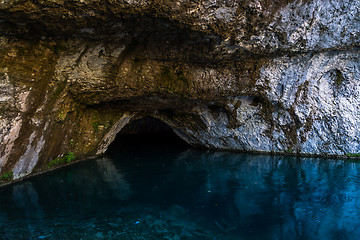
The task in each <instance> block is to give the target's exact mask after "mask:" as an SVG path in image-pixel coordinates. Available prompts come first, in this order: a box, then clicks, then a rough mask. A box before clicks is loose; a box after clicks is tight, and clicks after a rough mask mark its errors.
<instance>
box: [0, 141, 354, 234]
mask: <svg viewBox="0 0 360 240" xmlns="http://www.w3.org/2000/svg"><path fill="white" fill-rule="evenodd" d="M115 150H116V149H115ZM359 171H360V165H359V164H356V163H350V162H344V161H340V160H331V159H325V160H324V159H310V158H293V157H285V156H262V155H249V154H239V153H230V152H208V151H200V150H193V149H187V148H183V147H181V148H175V147H164V146H158V147H156V146H151V147H141V148H137V147H135V148H128V149H125V150H121V149H117V150H116V151H114V149H113V153H110V154H108V156H105V157H102V158H99V159H94V160H88V161H85V162H81V163H79V164H76V165H73V166H70V167H67V168H65V169H62V170H59V171H56V172H54V173H51V174H47V175H43V176H39V177H36V178H33V179H31V180H29V181H26V182H23V183H21V184H18V185H14V186H10V187H7V188H3V189H0V194H1V195H0V196H1V197H0V239H147V240H148V239H174V240H177V239H225V240H226V239H239V240H240V239H284V240H291V239H327V240H328V239H354V240H355V239H356V240H357V239H360V175H359Z"/></svg>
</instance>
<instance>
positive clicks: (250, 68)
mask: <svg viewBox="0 0 360 240" xmlns="http://www.w3.org/2000/svg"><path fill="white" fill-rule="evenodd" d="M359 14H360V3H359V2H357V1H351V0H347V1H340V0H331V1H327V2H324V1H320V0H311V1H293V0H278V1H268V0H257V1H219V0H218V1H200V0H199V1H191V2H189V1H183V0H174V1H160V0H154V1H122V0H112V1H106V2H105V3H103V2H102V3H101V4H100V2H99V1H95V0H81V1H76V0H72V1H62V0H52V1H34V0H25V1H16V0H3V1H0V18H1V20H0V29H1V30H0V47H1V48H0V119H1V121H0V143H1V144H0V171H1V173H2V174H4V173H9V172H13V177H14V178H15V179H18V178H22V177H24V176H27V175H29V174H33V173H37V172H42V171H47V170H49V169H50V168H49V162H50V161H51V160H53V159H56V158H59V159H60V158H64V156H67V154H69V153H73V154H75V156H76V157H77V159H80V158H86V157H91V156H95V155H99V154H102V153H104V152H105V151H106V149H107V147H108V146H109V145H110V143H111V142H112V141H113V140H114V139H115V136H116V134H117V133H118V132H119V131H120V130H121V129H122V128H123V127H124V126H125V125H126V124H128V123H130V122H132V121H134V120H137V119H141V118H143V117H146V116H152V117H155V118H158V119H160V120H162V121H163V122H164V123H165V124H167V125H169V126H170V127H171V128H172V129H173V130H174V132H175V133H176V134H178V135H179V136H180V137H181V138H183V139H184V140H186V141H187V142H189V143H190V144H193V145H200V146H204V147H208V148H213V149H231V150H245V151H260V152H277V153H296V154H319V155H335V156H339V155H340V156H345V155H346V154H348V153H358V152H359V151H360V145H359V143H360V139H359V129H360V126H358V125H359V122H360V110H359V106H360V103H359V100H358V99H359V97H358V95H359V91H360V90H359V89H360V86H359V83H358V79H359V77H360V69H359V61H360V60H359V49H360V48H359V43H360V32H359V31H360V30H359V29H360V28H359V26H360V19H359V18H358V17H357V16H359ZM64 159H65V158H64ZM70 161H71V160H70ZM64 162H65V163H67V162H66V161H64Z"/></svg>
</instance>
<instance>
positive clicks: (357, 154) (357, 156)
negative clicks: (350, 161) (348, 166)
mask: <svg viewBox="0 0 360 240" xmlns="http://www.w3.org/2000/svg"><path fill="white" fill-rule="evenodd" d="M346 156H348V157H351V158H360V153H347V154H346Z"/></svg>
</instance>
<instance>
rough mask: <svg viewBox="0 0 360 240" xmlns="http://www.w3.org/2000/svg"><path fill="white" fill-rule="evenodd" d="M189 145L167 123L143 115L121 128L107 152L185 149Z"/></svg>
mask: <svg viewBox="0 0 360 240" xmlns="http://www.w3.org/2000/svg"><path fill="white" fill-rule="evenodd" d="M189 147H190V145H189V144H188V143H187V142H186V141H185V140H183V139H182V138H180V137H179V136H178V135H177V134H176V133H175V132H174V130H173V129H172V128H171V127H170V126H169V125H167V124H166V123H164V122H163V121H161V120H159V119H157V118H153V117H144V118H141V119H137V120H134V121H132V122H130V123H128V124H127V125H126V126H125V127H124V128H122V129H121V131H120V132H119V133H118V134H117V135H116V138H115V140H114V141H113V142H112V143H111V144H110V146H109V147H108V150H107V153H108V154H112V153H116V152H118V151H121V150H133V149H144V148H147V149H148V148H162V149H169V148H171V149H173V148H176V149H186V148H189Z"/></svg>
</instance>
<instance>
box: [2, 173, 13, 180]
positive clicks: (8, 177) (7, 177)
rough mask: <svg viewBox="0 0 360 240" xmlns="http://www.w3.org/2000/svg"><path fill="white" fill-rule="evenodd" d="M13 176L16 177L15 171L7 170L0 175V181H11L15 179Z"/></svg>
mask: <svg viewBox="0 0 360 240" xmlns="http://www.w3.org/2000/svg"><path fill="white" fill-rule="evenodd" d="M13 178H14V173H13V172H12V171H10V172H6V173H4V174H3V175H1V176H0V182H9V181H11V180H13Z"/></svg>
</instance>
